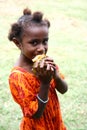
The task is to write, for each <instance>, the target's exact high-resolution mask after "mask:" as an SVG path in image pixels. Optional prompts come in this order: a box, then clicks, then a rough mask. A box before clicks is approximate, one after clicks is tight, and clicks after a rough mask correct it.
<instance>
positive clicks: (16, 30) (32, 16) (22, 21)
mask: <svg viewBox="0 0 87 130" xmlns="http://www.w3.org/2000/svg"><path fill="white" fill-rule="evenodd" d="M33 25H35V26H43V25H44V26H47V27H48V28H49V27H50V22H49V21H48V20H46V19H43V13H42V12H39V11H37V12H34V13H32V12H31V10H30V9H28V8H26V9H24V10H23V15H22V16H21V17H20V18H19V19H18V21H17V22H16V23H14V24H12V25H11V30H10V32H9V35H8V39H9V40H10V41H13V39H14V38H16V39H17V40H19V41H21V36H22V33H23V31H24V30H26V28H27V27H29V26H33Z"/></svg>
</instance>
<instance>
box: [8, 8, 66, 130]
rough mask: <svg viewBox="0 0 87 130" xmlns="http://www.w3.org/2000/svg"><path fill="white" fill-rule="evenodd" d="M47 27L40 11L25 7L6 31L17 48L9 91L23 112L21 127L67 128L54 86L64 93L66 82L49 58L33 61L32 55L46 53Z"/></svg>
mask: <svg viewBox="0 0 87 130" xmlns="http://www.w3.org/2000/svg"><path fill="white" fill-rule="evenodd" d="M49 27H50V22H49V21H48V20H45V19H43V14H42V13H41V12H34V13H32V12H31V10H29V9H24V11H23V16H21V17H20V18H19V19H18V21H17V22H16V23H14V24H13V25H12V26H11V30H10V32H9V36H8V38H9V40H10V41H13V42H14V43H15V45H16V46H17V47H18V48H19V49H20V56H19V59H18V61H17V62H16V64H15V66H14V67H13V69H12V71H11V74H10V76H9V85H10V90H11V93H12V95H13V98H14V100H15V101H16V102H17V103H18V104H19V105H20V107H21V109H22V112H23V118H22V122H21V125H20V130H66V128H65V125H64V123H63V121H62V116H61V112H60V105H59V101H58V97H57V94H56V91H55V89H56V90H58V91H59V92H60V93H62V94H64V93H65V92H66V91H67V84H66V83H65V81H64V80H63V79H62V78H61V76H60V75H59V72H58V69H57V68H58V67H57V66H56V64H55V62H54V60H53V59H52V58H50V57H48V56H46V57H45V58H43V59H42V60H40V61H39V60H38V61H36V62H35V63H33V58H35V56H37V55H42V54H45V55H46V53H47V50H48V39H49ZM33 70H35V71H36V73H34V71H33Z"/></svg>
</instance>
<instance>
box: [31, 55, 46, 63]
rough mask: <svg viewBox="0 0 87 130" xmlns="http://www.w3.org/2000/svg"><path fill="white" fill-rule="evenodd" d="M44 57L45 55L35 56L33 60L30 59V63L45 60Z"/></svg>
mask: <svg viewBox="0 0 87 130" xmlns="http://www.w3.org/2000/svg"><path fill="white" fill-rule="evenodd" d="M45 57H46V55H45V54H42V55H37V56H36V57H35V58H34V59H32V61H33V62H37V61H40V60H42V59H43V58H45Z"/></svg>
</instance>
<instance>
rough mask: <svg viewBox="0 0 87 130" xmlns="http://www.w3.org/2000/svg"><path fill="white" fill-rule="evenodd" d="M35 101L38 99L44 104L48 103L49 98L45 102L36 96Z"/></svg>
mask: <svg viewBox="0 0 87 130" xmlns="http://www.w3.org/2000/svg"><path fill="white" fill-rule="evenodd" d="M37 99H38V100H39V101H41V102H42V103H44V104H45V103H47V102H48V101H49V98H48V99H47V100H46V101H44V100H42V99H41V98H40V97H39V96H38V94H37Z"/></svg>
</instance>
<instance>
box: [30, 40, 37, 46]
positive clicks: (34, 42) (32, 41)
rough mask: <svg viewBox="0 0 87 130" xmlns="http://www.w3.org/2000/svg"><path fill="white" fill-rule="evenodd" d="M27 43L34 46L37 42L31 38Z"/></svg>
mask: <svg viewBox="0 0 87 130" xmlns="http://www.w3.org/2000/svg"><path fill="white" fill-rule="evenodd" d="M29 43H30V44H32V45H33V46H36V45H37V44H38V43H39V42H38V40H31V41H30V42H29Z"/></svg>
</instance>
